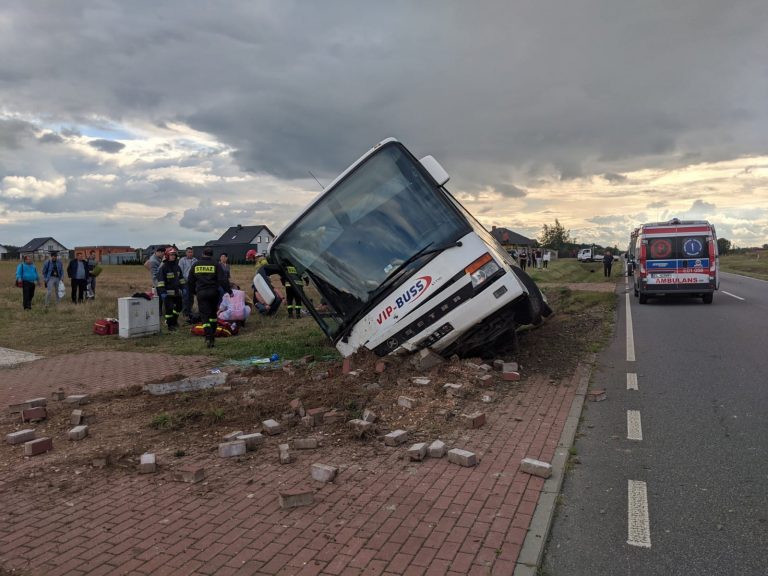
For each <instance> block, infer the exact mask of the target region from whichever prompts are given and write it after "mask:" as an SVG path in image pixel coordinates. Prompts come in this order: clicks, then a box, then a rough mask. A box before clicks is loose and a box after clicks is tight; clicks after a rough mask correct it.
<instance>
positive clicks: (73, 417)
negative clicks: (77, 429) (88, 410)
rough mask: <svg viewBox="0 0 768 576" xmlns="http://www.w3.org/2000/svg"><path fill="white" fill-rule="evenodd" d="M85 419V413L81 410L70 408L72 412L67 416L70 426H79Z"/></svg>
mask: <svg viewBox="0 0 768 576" xmlns="http://www.w3.org/2000/svg"><path fill="white" fill-rule="evenodd" d="M84 421H85V414H84V412H83V411H82V410H72V414H70V416H69V423H70V424H72V426H80V424H83V423H84Z"/></svg>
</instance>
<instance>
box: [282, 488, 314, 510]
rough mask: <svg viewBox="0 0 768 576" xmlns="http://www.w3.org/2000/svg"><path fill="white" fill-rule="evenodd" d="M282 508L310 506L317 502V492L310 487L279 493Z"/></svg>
mask: <svg viewBox="0 0 768 576" xmlns="http://www.w3.org/2000/svg"><path fill="white" fill-rule="evenodd" d="M279 501H280V508H284V509H285V508H296V507H297V506H310V505H311V504H314V502H315V493H314V492H313V491H312V490H309V489H301V488H296V489H294V490H285V491H283V492H280V493H279Z"/></svg>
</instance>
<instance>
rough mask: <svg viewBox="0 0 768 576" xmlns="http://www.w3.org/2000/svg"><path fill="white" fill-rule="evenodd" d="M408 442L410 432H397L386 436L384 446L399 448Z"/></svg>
mask: <svg viewBox="0 0 768 576" xmlns="http://www.w3.org/2000/svg"><path fill="white" fill-rule="evenodd" d="M407 441H408V432H407V431H405V430H395V431H393V432H390V433H389V434H385V435H384V444H386V445H387V446H399V445H400V444H404V443H405V442H407Z"/></svg>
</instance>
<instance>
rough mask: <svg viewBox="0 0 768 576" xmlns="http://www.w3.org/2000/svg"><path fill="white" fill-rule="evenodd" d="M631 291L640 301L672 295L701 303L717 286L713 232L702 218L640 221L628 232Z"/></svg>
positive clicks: (712, 228)
mask: <svg viewBox="0 0 768 576" xmlns="http://www.w3.org/2000/svg"><path fill="white" fill-rule="evenodd" d="M632 242H633V246H632V247H631V248H632V250H631V253H632V254H633V255H634V268H635V273H634V291H635V296H637V297H638V299H639V301H640V304H646V303H647V302H648V299H649V298H659V297H662V296H672V295H676V294H680V295H687V296H691V297H699V298H701V299H702V300H703V302H704V303H705V304H711V303H712V297H713V294H714V292H715V290H717V289H718V288H719V287H720V276H719V258H718V253H717V234H716V233H715V227H714V226H713V225H712V224H710V223H709V222H707V221H706V220H679V219H677V218H673V219H672V220H669V221H668V222H653V223H648V224H643V225H642V226H641V227H640V228H639V229H637V230H636V231H634V232H633V234H632Z"/></svg>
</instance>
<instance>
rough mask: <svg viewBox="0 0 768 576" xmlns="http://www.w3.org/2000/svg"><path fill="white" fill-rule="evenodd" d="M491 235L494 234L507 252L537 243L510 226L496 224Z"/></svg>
mask: <svg viewBox="0 0 768 576" xmlns="http://www.w3.org/2000/svg"><path fill="white" fill-rule="evenodd" d="M491 236H493V237H494V238H495V239H496V240H497V241H498V242H499V244H501V245H502V246H503V247H504V249H505V250H506V251H507V252H509V251H511V250H516V249H518V248H524V247H525V248H530V247H531V246H535V245H536V240H531V239H530V238H526V237H525V236H523V235H522V234H518V233H517V232H514V231H512V230H510V229H509V228H497V227H496V226H494V227H493V228H492V229H491Z"/></svg>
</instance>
